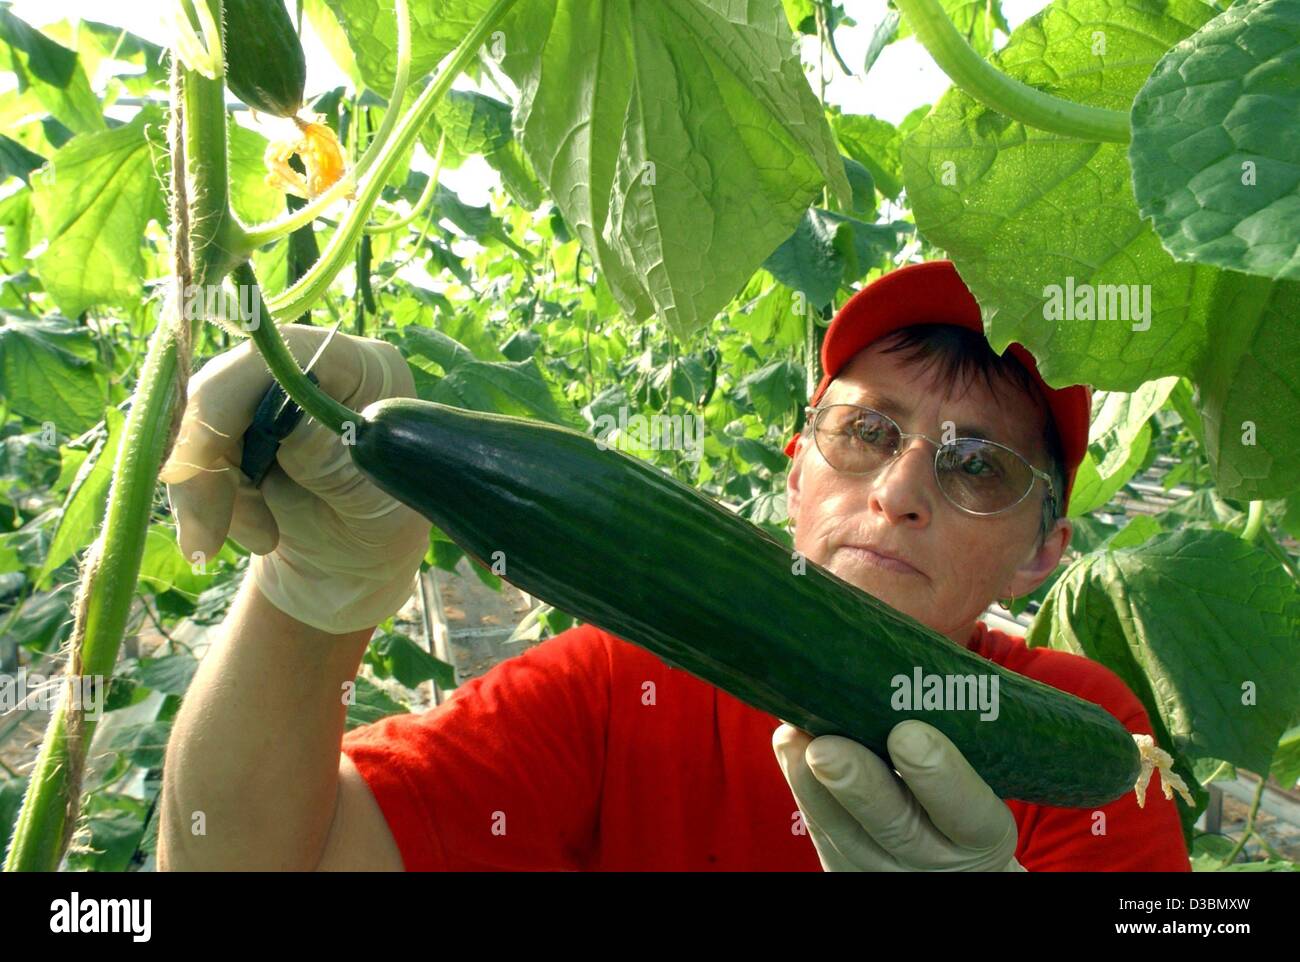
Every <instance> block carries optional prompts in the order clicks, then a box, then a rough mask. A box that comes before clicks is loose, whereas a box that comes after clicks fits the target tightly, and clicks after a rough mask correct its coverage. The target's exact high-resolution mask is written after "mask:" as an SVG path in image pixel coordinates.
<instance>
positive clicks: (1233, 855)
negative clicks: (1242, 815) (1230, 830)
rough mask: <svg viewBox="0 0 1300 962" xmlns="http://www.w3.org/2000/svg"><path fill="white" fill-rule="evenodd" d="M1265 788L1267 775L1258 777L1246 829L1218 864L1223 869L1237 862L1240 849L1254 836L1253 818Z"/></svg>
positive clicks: (1257, 810)
mask: <svg viewBox="0 0 1300 962" xmlns="http://www.w3.org/2000/svg"><path fill="white" fill-rule="evenodd" d="M1267 787H1268V774H1267V773H1265V774H1263V775H1261V776H1260V777H1259V788H1257V789H1255V798H1254V800H1253V801H1252V802H1251V803H1250V814H1249V815H1247V816H1246V827H1245V828H1244V829H1242V831H1241V838H1239V839H1238V840H1237V844H1236V845H1234V846H1233V849H1232V851H1231V852H1229V853H1228V854H1227V856H1226V857H1225V858H1224V860H1223V861H1222V862H1221V863H1220V864H1221V865H1222V866H1223V867H1224V868H1227V867H1228V866H1229V865H1231V864H1232V863H1233V862H1235V861H1236V860H1237V856H1238V855H1240V854H1241V851H1242V849H1244V848H1245V847H1246V843H1247V842H1248V841H1250V836H1251V835H1253V834H1254V832H1255V816H1256V815H1258V814H1259V804H1260V802H1262V801H1263V800H1264V789H1265V788H1267Z"/></svg>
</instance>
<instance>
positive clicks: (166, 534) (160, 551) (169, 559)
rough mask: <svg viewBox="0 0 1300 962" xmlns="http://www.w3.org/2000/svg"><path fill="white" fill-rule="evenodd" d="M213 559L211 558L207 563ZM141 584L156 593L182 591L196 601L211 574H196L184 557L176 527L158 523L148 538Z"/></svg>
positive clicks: (210, 578)
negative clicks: (178, 541)
mask: <svg viewBox="0 0 1300 962" xmlns="http://www.w3.org/2000/svg"><path fill="white" fill-rule="evenodd" d="M214 560H215V559H213V558H209V559H207V562H208V563H211V562H213V561H214ZM140 583H141V584H142V585H144V586H145V587H147V588H148V589H149V590H150V591H153V592H155V593H157V594H162V593H163V592H164V591H179V592H181V593H182V594H183V595H186V596H187V597H188V598H190V599H191V600H194V599H196V598H198V596H199V594H200V593H202V591H203V589H204V588H206V587H208V585H209V584H211V583H212V575H208V574H199V573H197V572H196V571H195V570H194V566H193V565H192V564H191V563H190V562H189V561H187V560H186V559H185V556H184V555H182V554H181V548H180V545H179V544H177V542H176V529H175V528H173V527H172V526H171V525H168V524H155V525H153V526H152V527H151V528H150V529H149V531H148V534H147V535H146V536H145V542H144V558H143V560H142V561H141V563H140Z"/></svg>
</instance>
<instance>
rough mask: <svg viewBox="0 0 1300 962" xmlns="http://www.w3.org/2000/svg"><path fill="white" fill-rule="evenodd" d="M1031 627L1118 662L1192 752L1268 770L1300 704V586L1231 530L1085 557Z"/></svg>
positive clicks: (1150, 708) (1041, 640) (1065, 645)
mask: <svg viewBox="0 0 1300 962" xmlns="http://www.w3.org/2000/svg"><path fill="white" fill-rule="evenodd" d="M1028 637H1029V640H1030V644H1032V645H1042V644H1049V643H1050V645H1051V646H1052V647H1053V648H1059V649H1063V650H1066V651H1073V652H1076V653H1078V654H1083V655H1086V656H1088V657H1089V658H1092V659H1094V660H1095V661H1099V662H1101V663H1102V664H1104V665H1105V666H1106V667H1108V668H1110V669H1111V670H1112V671H1114V672H1115V673H1116V674H1117V675H1119V677H1120V678H1121V679H1122V680H1123V681H1124V683H1125V684H1126V685H1128V687H1129V688H1130V689H1131V690H1132V691H1133V692H1134V694H1136V695H1137V696H1138V697H1139V698H1141V699H1142V702H1143V704H1144V705H1145V707H1146V710H1147V714H1148V715H1149V716H1150V718H1151V720H1152V723H1153V724H1157V725H1159V726H1161V727H1163V728H1164V729H1165V730H1166V731H1167V732H1168V734H1169V735H1170V736H1171V738H1172V744H1173V746H1174V748H1175V749H1176V750H1177V751H1178V752H1179V753H1181V754H1183V755H1185V756H1187V757H1188V758H1220V759H1224V760H1226V761H1229V762H1232V763H1233V764H1235V765H1242V766H1244V767H1246V768H1249V769H1250V770H1251V771H1255V772H1266V771H1268V767H1269V761H1270V759H1271V757H1272V755H1273V750H1274V746H1275V745H1276V744H1277V741H1278V738H1279V736H1280V735H1281V734H1282V732H1283V731H1284V730H1285V729H1286V728H1287V726H1288V724H1289V722H1290V720H1291V719H1292V717H1294V715H1295V713H1296V711H1297V710H1298V709H1300V594H1297V592H1296V587H1295V583H1294V582H1293V581H1292V580H1291V578H1290V577H1289V576H1288V575H1287V573H1286V571H1285V570H1284V569H1283V568H1282V566H1281V565H1280V564H1278V562H1277V561H1276V560H1274V559H1273V558H1272V557H1270V556H1269V555H1267V554H1266V553H1264V552H1263V551H1261V550H1259V549H1258V548H1255V547H1254V546H1252V545H1251V544H1250V543H1248V542H1246V541H1243V540H1242V539H1241V538H1238V537H1235V536H1233V535H1231V534H1228V533H1227V532H1223V531H1179V532H1176V533H1173V534H1162V535H1157V536H1156V537H1154V538H1152V539H1151V540H1150V541H1147V542H1145V543H1144V544H1142V545H1140V546H1138V547H1136V548H1127V549H1123V550H1116V551H1101V552H1096V553H1093V554H1090V555H1086V556H1084V557H1083V558H1081V559H1080V560H1079V561H1076V562H1075V563H1074V564H1073V565H1071V566H1070V568H1069V569H1068V570H1067V571H1066V572H1065V574H1063V575H1062V576H1061V578H1060V579H1059V580H1058V581H1057V583H1056V585H1055V586H1054V587H1053V588H1052V591H1051V592H1050V593H1049V594H1048V596H1047V600H1046V601H1045V602H1044V604H1043V607H1042V609H1041V610H1040V611H1039V613H1038V616H1037V618H1036V619H1035V621H1034V624H1033V627H1032V628H1031V630H1030V633H1029V636H1028Z"/></svg>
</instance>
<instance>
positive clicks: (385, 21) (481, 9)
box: [313, 0, 514, 97]
mask: <svg viewBox="0 0 1300 962" xmlns="http://www.w3.org/2000/svg"><path fill="white" fill-rule="evenodd" d="M325 2H326V5H327V6H328V7H329V9H330V11H331V12H332V13H333V14H334V16H335V17H337V18H338V24H339V25H340V26H341V27H342V28H343V32H344V33H345V34H346V35H347V39H348V45H349V46H350V48H351V51H352V53H353V55H354V56H355V58H356V59H355V62H356V66H357V70H358V72H359V74H360V76H361V79H362V80H363V81H364V82H365V84H366V86H367V87H369V88H370V89H371V90H373V91H374V92H375V93H376V94H378V95H379V96H381V97H387V96H388V95H389V94H390V93H392V89H393V78H394V75H395V74H396V73H397V18H396V17H395V16H394V13H393V0H325ZM491 6H492V0H410V3H409V4H408V8H409V10H410V18H411V81H412V82H415V81H416V80H418V79H419V78H420V77H423V76H424V75H425V74H427V73H430V72H431V71H432V70H433V69H434V68H435V67H437V66H438V62H439V61H440V60H442V58H443V57H445V56H446V55H447V54H449V53H450V52H451V51H452V50H453V49H454V48H455V47H456V45H457V44H459V43H460V41H461V39H462V38H464V37H465V36H466V35H467V34H468V33H469V32H470V31H471V30H473V29H474V27H475V26H476V25H477V24H478V22H479V21H480V20H482V19H483V15H484V14H485V13H487V11H488V10H489V9H490V8H491ZM313 23H316V18H313ZM507 38H508V39H507V40H506V43H507V44H509V43H512V42H514V37H513V36H510V35H509V34H507ZM335 43H337V42H335ZM333 45H334V44H332V45H331V46H333ZM335 59H336V61H337V60H339V59H340V57H339V56H338V55H337V54H336V55H335ZM341 66H342V65H341ZM344 70H345V71H346V67H345V66H344Z"/></svg>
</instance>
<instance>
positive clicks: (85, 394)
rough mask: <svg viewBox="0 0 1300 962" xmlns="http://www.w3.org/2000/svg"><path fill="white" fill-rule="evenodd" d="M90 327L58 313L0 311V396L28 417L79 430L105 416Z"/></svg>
mask: <svg viewBox="0 0 1300 962" xmlns="http://www.w3.org/2000/svg"><path fill="white" fill-rule="evenodd" d="M96 359H97V354H96V350H95V345H94V342H93V340H92V338H91V332H90V331H89V329H87V328H84V327H76V326H74V325H73V324H70V323H69V322H68V321H66V320H62V319H60V318H53V317H51V318H45V319H42V320H37V319H35V318H30V317H23V316H21V315H19V314H15V313H10V312H0V398H3V399H4V400H5V402H6V403H7V404H8V405H9V406H10V408H12V409H13V410H14V411H16V412H18V413H19V414H22V415H23V416H24V417H27V418H30V419H31V420H33V421H42V422H43V421H47V420H48V421H52V422H53V423H54V425H55V427H57V428H58V429H59V430H60V431H61V432H63V433H64V434H80V433H81V432H82V431H85V430H86V429H87V428H90V427H92V426H94V425H95V424H96V422H98V421H99V420H100V418H101V417H103V416H104V401H105V387H104V384H103V382H102V379H101V376H100V374H99V370H98V367H97V365H96V363H95V362H96Z"/></svg>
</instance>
